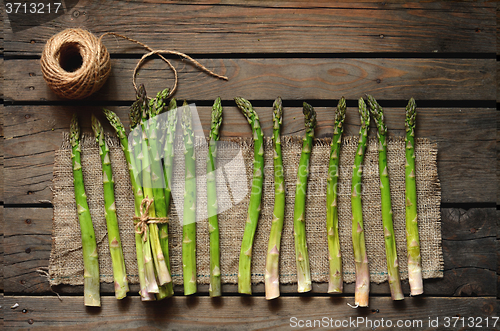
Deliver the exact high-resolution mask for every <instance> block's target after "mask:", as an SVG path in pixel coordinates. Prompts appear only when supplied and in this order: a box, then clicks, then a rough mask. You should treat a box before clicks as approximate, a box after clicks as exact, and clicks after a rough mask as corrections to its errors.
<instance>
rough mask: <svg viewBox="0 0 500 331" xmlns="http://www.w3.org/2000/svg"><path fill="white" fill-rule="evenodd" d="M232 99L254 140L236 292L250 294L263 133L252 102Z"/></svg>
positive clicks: (260, 186) (261, 166) (262, 157)
mask: <svg viewBox="0 0 500 331" xmlns="http://www.w3.org/2000/svg"><path fill="white" fill-rule="evenodd" d="M234 101H236V105H237V106H238V108H240V110H241V111H242V113H243V115H245V117H246V119H247V121H248V123H249V124H250V126H251V127H252V134H253V141H254V147H253V150H254V163H253V178H252V191H251V193H250V203H249V205H248V216H247V221H246V223H245V230H244V232H243V240H242V242H241V251H240V261H239V268H238V292H239V293H243V294H252V277H251V276H252V273H251V262H252V247H253V240H254V237H255V230H256V229H257V223H258V221H259V215H260V209H261V199H262V183H263V179H264V134H263V133H262V130H261V127H260V122H259V116H258V115H257V112H255V110H254V109H253V107H252V104H251V103H250V102H248V101H247V100H245V99H243V98H240V97H236V98H234Z"/></svg>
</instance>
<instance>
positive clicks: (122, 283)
mask: <svg viewBox="0 0 500 331" xmlns="http://www.w3.org/2000/svg"><path fill="white" fill-rule="evenodd" d="M92 130H93V131H94V135H95V137H96V140H97V142H98V144H99V154H100V156H101V162H102V175H103V189H104V209H105V213H104V215H105V216H106V227H107V230H108V240H109V252H110V254H111V263H112V265H113V278H114V280H115V296H116V298H117V299H123V298H125V297H126V296H127V292H128V281H127V271H126V270H125V259H124V257H123V250H122V242H121V239H120V230H119V228H118V218H117V217H116V205H115V188H114V186H115V181H114V179H113V172H112V169H111V161H110V158H109V147H108V144H107V143H106V140H105V139H106V138H105V136H104V131H103V129H102V126H101V123H100V122H99V120H98V119H97V118H96V117H95V116H94V115H93V114H92Z"/></svg>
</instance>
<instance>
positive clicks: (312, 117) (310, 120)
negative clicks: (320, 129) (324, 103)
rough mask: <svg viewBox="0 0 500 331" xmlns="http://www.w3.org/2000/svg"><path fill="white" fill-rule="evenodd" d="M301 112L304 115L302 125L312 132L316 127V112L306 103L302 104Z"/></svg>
mask: <svg viewBox="0 0 500 331" xmlns="http://www.w3.org/2000/svg"><path fill="white" fill-rule="evenodd" d="M302 112H303V113H304V124H305V126H306V128H307V129H309V130H311V129H312V130H314V128H315V127H316V111H315V110H314V108H313V106H311V105H310V104H308V103H307V102H304V103H303V108H302Z"/></svg>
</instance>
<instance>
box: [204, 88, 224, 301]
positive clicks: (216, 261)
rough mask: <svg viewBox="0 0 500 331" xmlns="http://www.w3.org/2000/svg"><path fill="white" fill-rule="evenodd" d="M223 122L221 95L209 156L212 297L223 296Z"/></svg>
mask: <svg viewBox="0 0 500 331" xmlns="http://www.w3.org/2000/svg"><path fill="white" fill-rule="evenodd" d="M221 124H222V104H221V99H220V97H219V98H217V99H216V100H215V102H214V105H213V107H212V123H211V125H210V143H209V145H208V158H207V211H208V232H209V234H210V285H209V287H208V292H209V293H210V296H211V297H220V296H221V278H220V249H219V221H218V219H217V212H218V206H217V186H216V178H215V165H216V159H217V141H218V140H219V130H220V126H221Z"/></svg>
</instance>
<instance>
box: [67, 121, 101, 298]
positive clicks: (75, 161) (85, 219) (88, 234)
mask: <svg viewBox="0 0 500 331" xmlns="http://www.w3.org/2000/svg"><path fill="white" fill-rule="evenodd" d="M70 142H71V161H72V162H71V163H72V166H73V184H74V186H75V201H76V210H77V212H78V220H79V221H80V231H81V233H82V253H83V292H84V293H83V295H84V302H85V306H95V307H100V306H101V298H100V294H99V287H100V283H99V260H98V256H97V243H96V239H95V233H94V226H93V225H92V218H91V217H90V211H89V206H88V204H87V195H86V194H85V186H84V183H83V172H82V165H81V164H82V162H81V157H80V152H81V149H80V127H79V126H78V118H77V116H76V114H74V115H73V119H72V121H71V127H70Z"/></svg>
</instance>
